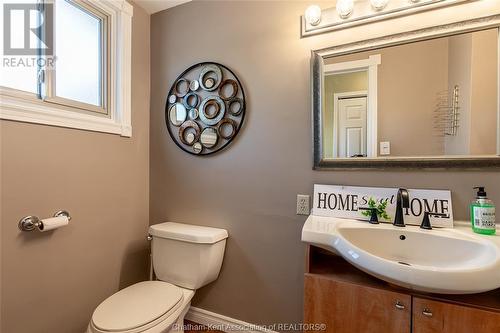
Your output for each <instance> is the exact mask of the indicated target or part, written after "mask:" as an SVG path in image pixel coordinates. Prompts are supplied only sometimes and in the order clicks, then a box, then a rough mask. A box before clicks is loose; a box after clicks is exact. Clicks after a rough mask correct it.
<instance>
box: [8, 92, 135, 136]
mask: <svg viewBox="0 0 500 333" xmlns="http://www.w3.org/2000/svg"><path fill="white" fill-rule="evenodd" d="M0 119H5V120H12V121H20V122H27V123H34V124H43V125H51V126H58V127H66V128H75V129H81V130H87V131H93V132H103V133H110V134H118V135H121V136H124V137H131V136H132V126H131V124H130V123H127V122H125V121H120V120H118V119H116V120H115V119H111V118H108V117H106V116H102V115H93V114H86V113H81V112H77V111H74V110H71V109H69V108H60V107H55V106H52V105H50V104H48V103H44V102H38V101H31V100H26V99H19V98H16V97H12V96H6V95H1V96H0Z"/></svg>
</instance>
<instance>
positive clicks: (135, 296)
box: [87, 222, 228, 333]
mask: <svg viewBox="0 0 500 333" xmlns="http://www.w3.org/2000/svg"><path fill="white" fill-rule="evenodd" d="M149 234H150V235H151V236H152V244H151V254H152V261H153V268H154V272H155V275H156V278H157V279H158V280H156V281H143V282H139V283H136V284H134V285H132V286H130V287H127V288H125V289H122V290H120V291H118V292H117V293H115V294H113V295H112V296H110V297H108V298H107V299H106V300H104V301H103V302H102V303H101V304H100V305H99V306H98V307H97V308H96V309H95V311H94V313H93V314H92V319H91V321H90V323H89V326H88V329H87V333H105V332H114V333H117V332H118V333H138V332H141V333H166V332H171V331H175V332H182V327H183V324H184V316H185V315H186V313H187V312H188V310H189V306H190V304H191V299H192V298H193V296H194V293H195V291H196V289H198V288H201V287H203V286H204V285H206V284H208V283H210V282H212V281H214V280H216V279H217V277H218V275H219V271H220V268H221V266H222V259H223V257H224V249H225V245H226V238H227V237H228V234H227V231H226V230H224V229H218V228H210V227H202V226H195V225H189V224H181V223H173V222H166V223H161V224H156V225H152V226H151V227H150V228H149Z"/></svg>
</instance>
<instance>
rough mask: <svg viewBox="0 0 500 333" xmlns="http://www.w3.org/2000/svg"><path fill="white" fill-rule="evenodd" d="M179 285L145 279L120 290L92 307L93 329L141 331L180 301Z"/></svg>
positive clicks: (162, 317)
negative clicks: (93, 308) (94, 307)
mask: <svg viewBox="0 0 500 333" xmlns="http://www.w3.org/2000/svg"><path fill="white" fill-rule="evenodd" d="M183 298H184V296H183V292H182V289H181V288H179V287H177V286H175V285H173V284H170V283H168V282H163V281H144V282H139V283H136V284H134V285H132V286H130V287H127V288H125V289H123V290H120V291H119V292H117V293H116V294H114V295H112V296H110V297H109V298H107V299H106V300H105V301H104V302H102V303H101V304H100V305H99V306H98V307H97V308H96V310H95V311H94V314H93V315H92V321H91V326H92V330H93V331H94V332H99V333H101V332H103V333H104V332H106V333H107V332H120V333H138V332H143V331H145V330H147V329H149V328H151V327H153V326H155V325H158V324H159V323H161V322H163V321H164V320H166V319H168V318H169V317H170V316H171V315H172V314H173V313H174V312H176V310H178V309H179V307H180V306H181V305H182V303H183V302H182V301H183Z"/></svg>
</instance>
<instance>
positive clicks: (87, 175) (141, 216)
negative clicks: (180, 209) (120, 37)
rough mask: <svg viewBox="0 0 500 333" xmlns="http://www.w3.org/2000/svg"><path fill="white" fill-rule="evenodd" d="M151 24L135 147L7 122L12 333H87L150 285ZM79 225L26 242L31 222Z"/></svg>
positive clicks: (6, 315)
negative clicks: (56, 218)
mask: <svg viewBox="0 0 500 333" xmlns="http://www.w3.org/2000/svg"><path fill="white" fill-rule="evenodd" d="M149 26H150V24H149V15H147V14H146V13H145V12H144V11H143V10H142V9H141V8H139V7H134V17H133V20H132V64H133V65H132V78H133V80H132V130H133V136H132V138H123V137H120V136H118V135H111V134H103V133H93V132H88V131H81V130H76V129H67V128H58V127H51V126H44V125H36V124H27V123H19V122H13V121H0V138H1V146H0V149H1V155H0V161H1V163H0V165H1V174H0V175H1V187H0V189H1V191H0V194H1V196H0V213H1V215H0V216H1V217H0V218H1V222H0V225H1V228H2V230H1V231H2V233H1V239H0V244H1V254H2V258H1V259H2V260H1V264H2V265H1V269H0V272H1V288H0V290H1V291H2V295H1V296H2V299H1V308H2V311H1V312H2V321H1V325H0V332H4V333H48V332H51V333H82V332H84V330H85V329H86V326H87V324H88V323H89V320H90V318H91V315H92V312H93V311H94V309H95V308H96V306H97V305H98V304H99V303H100V302H102V301H103V300H104V299H105V298H107V297H109V296H110V295H111V294H113V293H114V292H116V291H117V290H118V289H119V288H124V287H126V286H128V285H130V284H132V283H134V282H137V281H140V280H144V279H146V277H147V268H148V253H149V249H148V246H149V245H148V243H147V241H146V235H147V231H148V221H149V206H148V204H149V184H148V183H149V82H150V78H149V64H150V56H149ZM58 209H67V210H68V211H69V212H70V213H71V214H72V216H73V219H72V221H71V222H70V225H69V226H67V227H65V228H61V229H58V230H55V231H53V232H46V233H43V234H41V233H38V232H33V233H20V231H19V230H18V229H17V222H18V221H19V219H20V218H21V217H22V216H25V215H31V214H33V215H38V216H39V217H40V218H44V217H47V216H50V215H51V214H53V213H54V212H55V211H56V210H58Z"/></svg>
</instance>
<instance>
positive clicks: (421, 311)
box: [413, 297, 500, 333]
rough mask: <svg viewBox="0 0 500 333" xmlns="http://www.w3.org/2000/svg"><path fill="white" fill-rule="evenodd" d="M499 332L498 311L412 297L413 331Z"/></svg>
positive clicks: (418, 332) (433, 332)
mask: <svg viewBox="0 0 500 333" xmlns="http://www.w3.org/2000/svg"><path fill="white" fill-rule="evenodd" d="M493 332H500V313H498V312H490V311H485V310H480V309H476V308H471V307H466V306H460V305H454V304H449V303H443V302H437V301H431V300H426V299H423V298H419V297H414V298H413V333H493Z"/></svg>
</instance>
